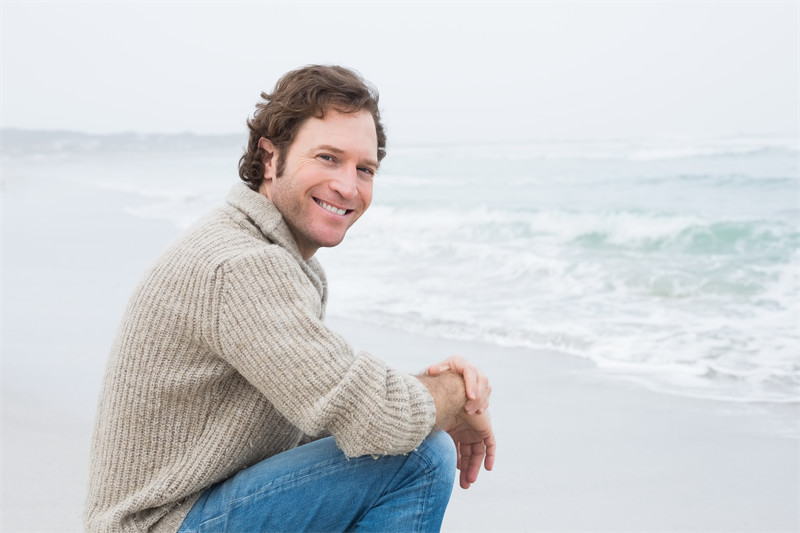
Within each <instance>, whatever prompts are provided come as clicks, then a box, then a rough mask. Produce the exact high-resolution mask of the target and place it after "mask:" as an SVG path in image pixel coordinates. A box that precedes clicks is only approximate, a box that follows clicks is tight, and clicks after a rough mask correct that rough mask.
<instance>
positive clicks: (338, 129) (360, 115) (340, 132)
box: [289, 109, 378, 161]
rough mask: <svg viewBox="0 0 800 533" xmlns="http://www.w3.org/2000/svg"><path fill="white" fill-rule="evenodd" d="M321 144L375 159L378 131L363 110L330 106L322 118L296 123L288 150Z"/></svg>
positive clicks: (308, 147)
mask: <svg viewBox="0 0 800 533" xmlns="http://www.w3.org/2000/svg"><path fill="white" fill-rule="evenodd" d="M322 145H327V146H333V147H335V148H337V149H339V150H341V151H343V152H347V153H352V155H356V156H359V157H365V158H371V159H375V160H376V161H377V157H378V134H377V133H376V131H375V120H374V119H373V117H372V114H371V113H370V112H369V111H367V110H365V109H362V110H360V111H357V112H355V113H341V112H339V111H336V110H335V109H331V110H329V111H328V112H326V113H325V116H324V117H323V118H317V117H310V118H308V119H307V120H306V121H305V122H304V123H303V125H302V126H300V129H299V130H298V131H297V135H296V136H295V139H294V142H293V143H292V146H291V148H290V150H289V151H290V152H291V151H293V149H298V150H304V151H305V150H309V149H313V148H315V147H318V146H322Z"/></svg>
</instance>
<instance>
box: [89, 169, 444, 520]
mask: <svg viewBox="0 0 800 533" xmlns="http://www.w3.org/2000/svg"><path fill="white" fill-rule="evenodd" d="M326 298H327V288H326V281H325V277H324V273H323V271H322V269H321V267H320V266H319V264H318V263H317V261H316V260H315V259H313V258H312V259H310V260H309V261H304V260H303V259H302V257H301V256H300V253H299V252H298V250H297V247H296V245H295V243H294V239H293V238H292V236H291V233H290V232H289V229H288V226H287V225H286V224H285V222H284V221H283V219H282V217H281V215H280V213H279V212H278V211H277V210H276V209H275V207H274V206H273V205H272V204H271V203H270V202H269V200H267V199H266V198H265V197H264V196H262V195H260V194H258V193H256V192H254V191H252V190H250V189H249V188H247V187H246V186H245V185H244V184H240V185H237V186H235V187H234V188H233V190H232V191H231V192H230V194H229V196H228V198H227V205H226V206H224V207H222V208H220V209H218V210H216V211H214V212H212V213H211V214H209V215H208V216H206V217H205V218H203V219H202V220H201V221H199V222H198V223H197V224H195V225H194V226H193V228H191V229H189V230H188V231H187V232H186V233H185V234H184V235H183V236H182V237H181V238H180V239H179V240H178V241H177V242H176V243H174V244H173V245H172V246H171V247H170V248H169V250H167V252H166V253H165V254H164V255H163V256H162V257H161V258H160V259H159V260H158V261H157V262H156V263H155V264H154V265H153V266H152V267H151V268H150V269H149V271H148V272H147V273H146V274H145V276H144V278H143V280H142V281H141V283H140V285H139V286H138V288H137V289H136V291H135V293H134V294H133V297H132V298H131V300H130V303H129V305H128V308H127V310H126V312H125V316H124V318H123V321H122V324H121V326H120V329H119V331H118V333H117V336H116V339H115V341H114V344H113V346H112V348H111V354H110V357H109V361H108V366H107V370H106V375H105V380H104V383H103V388H102V392H101V396H100V402H99V406H98V411H97V419H96V425H95V432H94V438H93V442H92V455H91V475H90V480H89V492H88V498H87V505H86V512H85V519H86V527H87V530H89V531H92V532H111V531H148V530H149V531H172V532H174V531H177V529H178V528H179V527H180V524H181V522H182V521H183V519H184V517H185V516H186V514H187V513H188V512H189V510H190V509H191V506H192V504H193V503H194V502H195V500H196V499H197V498H198V497H199V495H200V493H201V492H202V491H203V490H204V489H206V488H208V487H209V486H210V485H212V484H214V483H216V482H218V481H221V480H223V479H226V478H228V477H230V476H231V475H233V474H234V473H235V472H237V471H239V470H241V469H243V468H246V467H248V466H250V465H253V464H255V463H257V462H259V461H261V460H263V459H265V458H267V457H269V456H271V455H274V454H276V453H280V452H282V451H284V450H288V449H290V448H293V447H295V446H297V445H298V443H299V442H300V440H301V438H303V437H304V435H308V436H316V435H320V434H330V435H333V437H334V438H335V439H336V443H337V444H338V446H339V447H340V448H341V449H342V450H343V451H344V453H345V454H346V455H348V456H358V455H364V454H373V455H382V454H400V453H406V452H409V451H411V450H412V449H414V448H415V447H416V446H417V445H418V444H419V443H420V442H422V440H423V439H424V438H425V437H426V436H427V435H428V433H429V432H430V431H431V428H432V427H433V423H434V419H435V408H434V405H433V399H432V398H431V395H430V394H429V393H428V391H427V389H426V388H425V387H424V386H423V385H422V384H421V383H420V381H419V380H417V379H416V378H414V377H413V376H409V375H406V374H402V373H400V372H397V371H395V370H392V369H391V368H389V367H387V366H386V365H385V364H384V363H383V362H381V361H380V360H378V359H376V358H375V357H373V356H372V355H370V354H368V353H364V352H362V353H358V354H354V353H353V351H352V349H351V348H350V347H349V346H348V344H347V343H346V342H345V341H344V339H342V338H341V337H340V336H339V335H337V334H336V333H334V332H332V331H331V330H329V329H328V328H327V327H326V326H325V324H324V323H323V315H324V309H325V303H326Z"/></svg>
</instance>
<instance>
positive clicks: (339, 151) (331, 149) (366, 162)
mask: <svg viewBox="0 0 800 533" xmlns="http://www.w3.org/2000/svg"><path fill="white" fill-rule="evenodd" d="M317 150H325V151H326V152H332V153H334V154H336V155H341V154H343V153H344V150H342V149H341V148H337V147H335V146H331V145H330V144H321V145H319V146H317ZM362 164H364V165H369V166H371V167H375V169H376V170H377V169H378V167H380V163H378V161H376V160H374V159H366V160H364V161H362Z"/></svg>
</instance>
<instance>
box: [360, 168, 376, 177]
mask: <svg viewBox="0 0 800 533" xmlns="http://www.w3.org/2000/svg"><path fill="white" fill-rule="evenodd" d="M358 171H359V172H361V173H362V174H366V175H367V176H370V177H372V176H374V175H375V171H374V170H372V169H371V168H369V167H358Z"/></svg>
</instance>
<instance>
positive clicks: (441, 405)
mask: <svg viewBox="0 0 800 533" xmlns="http://www.w3.org/2000/svg"><path fill="white" fill-rule="evenodd" d="M417 379H419V380H420V381H421V382H422V383H423V385H425V387H427V389H428V391H429V392H430V393H431V396H433V403H434V405H435V406H436V428H437V429H446V428H448V427H449V426H451V425H452V424H453V422H454V420H455V417H456V415H458V414H459V413H460V412H462V411H463V410H464V405H465V404H466V402H467V396H466V392H465V387H464V379H463V378H462V376H461V375H460V374H457V373H455V372H452V371H447V372H443V373H441V374H439V375H438V376H426V375H421V376H417Z"/></svg>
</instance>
